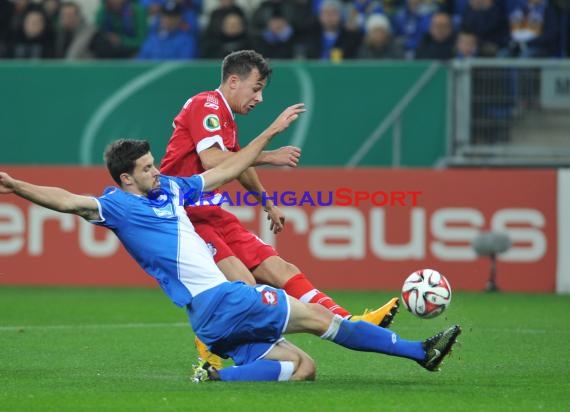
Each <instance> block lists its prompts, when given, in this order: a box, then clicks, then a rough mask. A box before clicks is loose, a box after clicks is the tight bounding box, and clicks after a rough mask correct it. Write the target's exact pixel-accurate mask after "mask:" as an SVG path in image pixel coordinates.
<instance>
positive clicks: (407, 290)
mask: <svg viewBox="0 0 570 412" xmlns="http://www.w3.org/2000/svg"><path fill="white" fill-rule="evenodd" d="M402 300H403V301H404V305H406V309H408V310H409V311H410V312H412V314H414V315H416V316H418V317H420V318H423V319H427V318H434V317H436V316H438V315H440V314H441V313H442V312H443V311H444V310H445V309H446V308H447V307H448V306H449V303H450V302H451V287H450V286H449V282H448V281H447V279H446V278H445V277H444V276H443V275H442V274H441V273H439V272H438V271H437V270H433V269H422V270H418V271H416V272H414V273H412V274H411V275H410V276H408V278H407V279H406V281H405V282H404V286H403V287H402Z"/></svg>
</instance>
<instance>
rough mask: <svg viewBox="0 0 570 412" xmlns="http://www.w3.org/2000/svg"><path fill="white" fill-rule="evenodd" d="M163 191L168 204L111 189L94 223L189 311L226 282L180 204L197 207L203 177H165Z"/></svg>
mask: <svg viewBox="0 0 570 412" xmlns="http://www.w3.org/2000/svg"><path fill="white" fill-rule="evenodd" d="M160 187H161V190H162V191H163V193H167V194H168V196H169V200H168V201H166V202H164V204H157V202H156V200H155V201H151V200H150V199H149V198H148V197H146V196H140V195H134V194H132V193H128V192H125V191H123V190H121V189H118V188H116V187H113V188H107V189H106V190H105V192H104V194H103V196H101V197H98V198H95V200H96V201H97V202H98V204H99V214H100V216H101V218H102V219H101V221H98V222H92V223H95V224H98V225H101V226H105V227H108V228H109V229H111V230H113V231H114V232H115V234H116V235H117V237H118V238H119V240H120V241H121V242H122V244H123V246H124V247H125V249H127V251H128V252H129V254H130V255H131V256H132V257H133V258H134V259H135V260H136V261H137V263H138V264H139V265H140V266H141V267H142V268H143V269H144V270H145V272H147V273H148V274H149V275H151V276H152V277H154V278H155V279H156V280H157V281H158V283H159V285H160V287H161V288H162V289H163V290H164V292H165V293H166V294H167V295H168V297H169V298H170V299H171V300H172V301H173V302H174V303H175V304H176V305H178V306H185V305H187V304H189V303H190V302H191V301H192V298H193V297H194V296H196V295H198V294H199V293H201V292H204V291H206V290H208V289H211V288H213V287H215V286H218V285H220V284H221V283H224V282H227V280H226V278H225V276H224V274H223V273H222V272H221V271H220V270H219V269H218V267H217V266H216V264H215V263H214V259H213V258H212V253H211V251H210V250H209V249H208V246H207V245H206V243H205V242H204V241H203V240H202V238H201V237H200V236H198V234H197V233H196V231H195V230H194V226H193V225H192V223H191V222H190V220H189V219H188V216H186V211H185V210H184V205H183V202H182V200H183V201H186V203H193V202H196V200H197V199H198V198H199V197H200V194H201V193H202V190H203V187H204V180H203V178H202V176H200V175H196V176H192V177H190V178H180V177H170V176H161V177H160ZM181 195H182V196H181Z"/></svg>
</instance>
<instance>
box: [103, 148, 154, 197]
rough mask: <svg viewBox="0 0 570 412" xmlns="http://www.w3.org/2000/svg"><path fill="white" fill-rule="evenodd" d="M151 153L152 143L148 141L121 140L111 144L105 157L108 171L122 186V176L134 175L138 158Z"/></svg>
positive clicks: (106, 150)
mask: <svg viewBox="0 0 570 412" xmlns="http://www.w3.org/2000/svg"><path fill="white" fill-rule="evenodd" d="M148 152H150V143H149V142H148V141H146V140H137V139H119V140H116V141H114V142H113V143H111V144H109V145H108V146H107V148H106V149H105V155H104V156H103V158H104V160H105V164H106V165H107V170H108V171H109V173H110V174H111V177H112V178H113V180H114V181H115V182H116V183H117V184H118V185H119V186H120V185H121V174H123V173H128V174H132V173H133V170H134V169H135V163H136V161H137V159H138V158H140V157H142V156H144V155H145V154H147V153H148Z"/></svg>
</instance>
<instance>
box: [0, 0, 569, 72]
mask: <svg viewBox="0 0 570 412" xmlns="http://www.w3.org/2000/svg"><path fill="white" fill-rule="evenodd" d="M568 7H570V2H569V1H567V0H382V1H374V0H344V1H341V0H0V58H1V59H71V60H77V59H141V60H175V59H176V60H181V59H182V60H190V59H220V58H222V57H224V56H225V55H226V54H228V53H229V52H231V51H233V50H239V49H250V48H253V49H256V50H257V51H259V52H260V53H262V54H263V55H264V56H266V57H269V58H272V59H317V60H331V61H340V60H344V59H407V60H411V59H438V60H448V59H453V58H468V57H497V58H501V57H523V58H547V57H566V56H568V45H569V43H570V41H569V31H570V30H569V21H568V20H569V18H568V14H569V12H568Z"/></svg>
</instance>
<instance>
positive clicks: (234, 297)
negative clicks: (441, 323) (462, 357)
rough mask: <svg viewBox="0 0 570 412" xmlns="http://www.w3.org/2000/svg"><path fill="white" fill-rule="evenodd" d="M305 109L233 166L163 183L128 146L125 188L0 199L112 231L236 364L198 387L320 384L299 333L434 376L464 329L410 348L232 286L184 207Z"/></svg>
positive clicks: (35, 191) (22, 188)
mask: <svg viewBox="0 0 570 412" xmlns="http://www.w3.org/2000/svg"><path fill="white" fill-rule="evenodd" d="M303 111H304V106H303V105H302V104H297V105H293V106H290V107H288V108H287V109H285V110H284V111H283V112H282V113H281V114H280V115H279V116H278V117H277V118H276V119H275V121H274V122H273V123H272V124H271V125H270V126H269V127H268V128H267V129H266V130H265V131H264V132H263V133H261V134H260V135H259V136H258V137H257V138H255V139H254V140H253V141H252V142H251V143H250V144H249V145H247V146H246V147H245V148H243V149H242V150H241V151H239V152H238V153H237V154H236V155H235V156H233V157H232V158H231V159H228V160H227V161H224V162H223V163H221V164H220V165H218V166H216V167H214V168H212V169H210V170H208V171H206V172H204V173H201V174H199V175H194V176H191V177H188V178H181V177H169V176H164V175H160V173H159V171H158V170H157V169H156V167H155V165H154V158H153V156H152V154H151V152H150V147H149V144H148V142H146V141H142V140H132V139H122V140H118V141H116V142H114V143H112V144H111V145H110V146H109V147H108V148H107V150H106V152H105V159H106V163H107V168H108V170H109V173H110V174H111V176H112V177H113V179H114V180H115V182H116V183H117V184H118V185H119V188H117V187H113V188H108V189H106V190H105V192H104V194H103V195H102V196H100V197H89V196H82V195H77V194H73V193H70V192H68V191H66V190H64V189H61V188H57V187H47V186H37V185H34V184H31V183H28V182H24V181H21V180H16V179H14V178H12V177H11V176H9V175H8V174H7V173H3V172H0V193H2V194H8V193H13V194H16V195H18V196H20V197H22V198H24V199H27V200H29V201H31V202H33V203H36V204H38V205H41V206H44V207H47V208H50V209H53V210H56V211H59V212H63V213H72V214H76V215H78V216H81V217H83V218H84V219H86V220H88V221H90V222H91V223H94V224H97V225H101V226H105V227H107V228H109V229H111V230H113V232H114V233H115V234H116V235H117V237H118V238H119V240H120V241H121V243H122V244H123V246H124V247H125V248H126V249H127V251H128V252H129V254H130V255H131V256H132V257H133V258H134V259H135V260H136V261H137V263H138V264H139V265H140V266H141V267H142V268H143V269H144V270H145V271H146V272H147V273H148V274H149V275H150V276H152V277H154V278H155V279H156V281H157V282H158V284H159V285H160V287H161V288H162V290H163V291H164V292H165V293H166V295H167V296H168V297H169V298H170V300H171V301H172V302H173V303H174V304H176V305H178V306H180V307H184V308H186V311H187V314H188V317H189V319H190V323H191V325H192V327H193V329H194V331H195V333H196V335H197V336H198V337H199V338H200V339H202V340H203V341H204V343H206V344H207V345H208V346H209V347H210V348H211V349H212V351H213V352H214V353H217V354H219V355H221V356H223V357H231V358H232V359H233V361H234V363H235V365H236V366H233V367H228V368H223V369H219V370H217V369H215V368H213V367H212V366H211V365H209V364H207V363H204V364H201V365H200V366H199V367H197V368H196V369H195V371H194V377H193V379H194V380H195V381H202V380H221V381H277V380H308V379H314V377H315V365H314V362H313V360H312V359H311V358H310V357H309V355H307V354H306V353H305V352H303V351H302V350H301V349H300V348H298V347H296V346H295V345H293V344H291V343H290V342H287V341H286V340H284V339H283V337H282V335H283V334H285V333H298V332H308V333H312V334H315V335H317V336H320V337H321V338H322V339H325V340H330V341H332V342H335V343H337V344H339V345H341V346H344V347H346V348H349V349H353V350H358V351H367V352H377V353H384V354H387V355H392V356H399V357H404V358H408V359H412V360H415V361H417V362H418V363H419V364H420V365H421V366H423V367H424V368H426V369H427V370H430V371H436V370H438V369H439V365H440V364H441V362H442V360H443V359H444V357H445V356H446V355H447V354H448V353H449V352H450V351H451V349H452V346H453V345H454V343H455V342H456V338H457V336H458V335H459V334H460V333H461V328H460V327H459V326H458V325H455V326H452V327H450V328H449V329H447V330H445V331H443V332H440V333H438V334H436V335H435V336H433V337H431V338H429V339H426V340H425V341H423V342H421V341H409V340H404V339H401V338H400V337H399V336H398V335H396V334H395V333H394V332H393V331H391V330H389V329H384V328H381V327H379V326H376V325H373V324H370V323H367V322H364V321H357V322H351V321H348V320H345V319H343V318H342V317H341V316H339V315H335V314H333V313H332V312H330V311H328V310H327V309H326V308H324V307H322V306H320V305H318V304H311V303H302V302H300V301H298V300H297V299H295V298H292V297H290V296H288V295H287V294H286V293H285V292H284V291H283V290H282V289H276V288H273V287H270V286H266V285H259V286H257V287H254V286H249V285H246V284H245V283H243V282H229V281H228V280H227V279H226V277H225V276H224V275H223V273H222V272H221V271H220V270H219V269H218V267H217V266H216V264H215V263H214V260H213V258H212V255H211V253H210V251H209V249H208V247H207V245H206V243H205V242H204V241H203V240H202V239H201V238H200V237H199V236H198V235H197V234H196V232H195V231H194V228H193V226H192V223H190V220H189V219H188V217H187V216H186V212H185V210H184V204H185V203H194V202H196V201H197V200H198V199H199V197H200V194H201V193H202V192H203V191H209V190H212V189H214V188H217V187H218V186H220V185H222V184H224V183H226V182H228V181H230V180H232V179H234V178H236V177H237V176H238V175H239V174H240V173H241V172H243V170H245V169H246V168H247V167H248V166H249V165H250V164H251V163H252V162H253V161H254V160H255V159H256V157H257V156H258V155H259V153H260V152H261V150H262V149H263V148H264V147H265V146H266V145H267V143H268V142H269V141H270V140H271V139H272V138H273V137H274V136H275V135H277V134H279V133H280V132H282V131H283V130H285V129H286V128H287V127H288V126H289V124H291V123H292V122H293V121H295V120H296V119H297V117H298V116H299V115H300V114H301V113H302V112H303ZM156 189H160V190H158V191H157V190H156ZM149 194H150V195H149ZM153 194H156V195H157V196H153Z"/></svg>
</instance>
